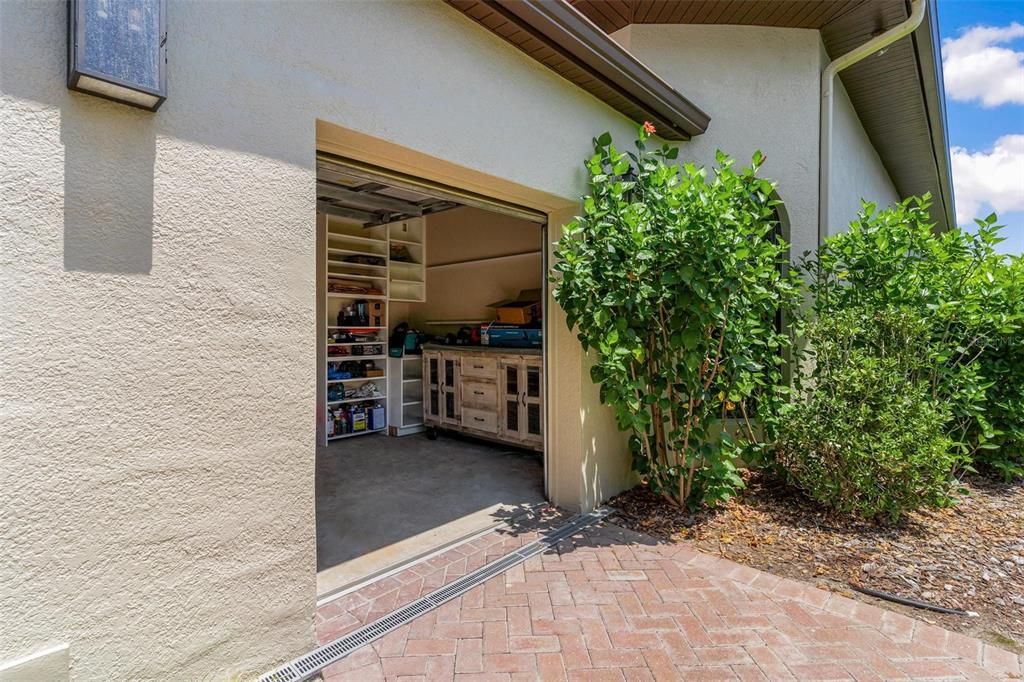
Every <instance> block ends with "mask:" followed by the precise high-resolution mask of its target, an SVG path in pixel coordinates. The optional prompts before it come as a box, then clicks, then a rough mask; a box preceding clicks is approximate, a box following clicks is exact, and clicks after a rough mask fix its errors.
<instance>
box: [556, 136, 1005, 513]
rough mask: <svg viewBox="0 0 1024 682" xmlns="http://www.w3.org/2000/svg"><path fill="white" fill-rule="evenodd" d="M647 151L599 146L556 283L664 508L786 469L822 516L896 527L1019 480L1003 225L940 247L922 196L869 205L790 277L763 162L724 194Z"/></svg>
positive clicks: (730, 172) (725, 182) (707, 498)
mask: <svg viewBox="0 0 1024 682" xmlns="http://www.w3.org/2000/svg"><path fill="white" fill-rule="evenodd" d="M652 132H653V127H652V126H649V124H647V125H645V126H644V127H643V128H641V130H640V134H639V140H638V141H637V150H636V152H635V153H624V152H621V151H619V150H618V149H616V148H615V146H614V145H613V144H612V141H611V137H610V136H609V135H608V134H607V133H606V134H604V135H602V136H601V137H599V138H597V139H595V140H594V154H593V156H591V157H590V158H589V159H588V160H587V162H586V168H587V171H588V173H589V177H590V183H589V194H588V195H587V196H586V197H585V198H584V200H583V213H582V215H580V216H579V217H577V218H576V219H575V220H574V221H572V222H571V223H570V224H568V225H566V226H565V227H564V230H563V234H562V237H561V239H560V240H559V242H558V245H557V249H556V256H557V262H556V264H555V265H554V267H553V272H552V281H553V282H554V284H555V289H554V296H555V299H556V300H557V301H558V303H559V304H560V305H561V307H562V308H563V309H564V310H565V312H566V316H567V321H568V324H569V327H570V328H572V329H574V330H575V331H576V333H577V335H578V338H579V340H580V342H581V344H582V346H583V348H584V349H585V350H587V351H588V352H590V353H591V355H592V358H593V361H594V363H593V367H592V370H591V377H592V379H593V381H594V382H595V383H597V384H599V386H600V392H601V400H602V401H603V402H604V403H605V404H607V405H609V406H611V407H612V408H613V410H614V412H615V415H616V418H617V420H618V425H619V428H620V429H622V430H624V431H627V432H629V433H630V447H631V449H632V452H633V461H634V468H635V470H636V471H637V472H639V473H640V474H641V476H642V477H643V480H644V481H645V482H646V483H647V484H648V485H649V486H650V487H651V488H652V489H654V490H655V491H657V492H659V493H661V494H662V495H664V496H665V497H667V498H668V499H670V500H672V501H674V502H676V503H678V504H688V505H690V506H698V505H701V504H707V505H714V504H717V503H719V502H721V501H723V500H726V499H728V498H729V497H731V496H732V495H733V494H734V493H735V491H736V490H737V489H738V488H740V487H741V486H742V479H741V478H740V477H739V476H738V475H737V472H736V467H737V465H738V464H739V462H740V461H741V460H742V461H745V462H746V463H747V464H751V463H754V464H756V463H760V462H765V461H769V460H770V461H772V464H773V465H774V466H776V467H777V469H778V470H781V471H782V472H784V473H785V475H786V476H788V477H789V479H790V480H791V481H793V482H794V483H796V484H797V485H799V486H800V487H801V488H803V489H804V490H805V491H806V492H807V494H808V495H810V496H811V497H814V498H815V499H818V500H820V501H822V502H824V503H826V504H829V505H831V506H833V507H835V508H837V509H840V510H843V511H846V512H850V513H855V514H858V515H861V516H865V517H869V518H887V519H898V518H899V517H900V516H901V515H902V514H903V513H904V512H905V511H907V510H909V509H914V508H917V507H920V506H937V505H945V504H948V503H949V502H950V501H951V499H952V497H951V490H952V489H953V488H954V486H955V480H956V476H957V475H958V474H959V473H960V472H962V471H965V470H966V471H970V470H971V469H972V467H978V468H982V469H985V470H987V471H990V472H997V473H998V474H1000V475H1002V476H1004V477H1008V478H1009V477H1013V476H1021V475H1024V263H1022V261H1021V259H1020V258H1010V257H1006V256H1002V255H1000V254H998V253H997V252H996V250H995V247H996V245H997V244H998V243H999V242H1000V241H1001V238H1000V237H999V227H998V226H997V225H996V224H995V221H996V219H995V216H990V217H989V218H987V219H986V220H983V221H979V222H978V227H977V230H976V231H974V232H967V231H965V230H960V229H953V230H948V231H946V232H943V233H936V232H935V231H934V229H933V227H934V226H933V225H932V223H931V221H930V218H929V212H928V211H929V198H928V197H927V196H926V197H922V198H912V199H908V200H907V201H904V202H902V203H900V204H897V205H895V206H892V207H889V208H886V209H885V210H882V211H878V210H877V208H876V207H875V206H874V205H871V204H865V205H864V208H863V211H862V213H861V214H860V216H859V217H858V218H857V219H856V220H855V221H854V222H853V223H852V224H851V225H850V228H849V230H848V231H846V232H843V233H840V234H837V235H835V236H833V237H830V238H829V239H828V240H826V242H825V244H823V245H822V247H821V248H820V249H819V250H818V253H817V254H814V256H813V257H805V259H804V261H803V262H802V266H801V268H797V269H793V270H792V271H790V270H789V269H788V254H787V250H786V249H787V247H786V245H785V244H784V243H782V241H781V240H780V239H779V238H778V237H777V227H778V224H777V220H778V214H777V211H776V206H777V204H778V203H779V202H778V201H777V200H776V199H775V193H774V186H773V185H772V184H771V183H770V182H768V181H767V180H764V179H762V178H760V177H759V176H758V171H759V168H760V166H761V164H762V163H763V162H764V158H763V156H762V155H761V154H760V153H758V154H756V155H755V156H754V159H753V162H752V164H751V166H750V167H748V168H745V169H742V170H737V169H735V168H734V163H733V161H732V159H730V158H729V157H727V156H725V155H724V154H721V153H719V155H718V157H717V166H716V167H715V168H714V169H713V171H712V173H711V174H710V176H709V175H708V174H707V173H706V172H705V171H704V170H703V169H698V168H696V167H694V166H693V165H692V164H681V165H680V164H677V163H676V162H675V159H676V156H677V153H678V150H677V149H674V148H669V147H667V146H663V147H661V148H659V149H655V150H653V151H649V150H648V149H647V148H646V141H647V140H648V139H649V136H650V133H652ZM802 301H806V302H807V303H806V305H804V306H803V307H801V306H800V305H799V304H800V303H801V302H802ZM780 316H781V318H782V319H787V320H789V321H790V322H791V325H790V328H789V329H788V330H783V329H779V328H778V327H777V326H776V320H777V319H779V317H780ZM804 329H806V333H804V331H803V330H804ZM794 340H795V343H794ZM790 353H793V355H794V356H793V358H790ZM790 360H792V363H791V364H789V363H790ZM787 367H788V368H790V369H792V373H793V374H794V376H793V377H792V379H791V380H790V379H787V377H788V373H787V371H786V369H787ZM755 424H756V426H755Z"/></svg>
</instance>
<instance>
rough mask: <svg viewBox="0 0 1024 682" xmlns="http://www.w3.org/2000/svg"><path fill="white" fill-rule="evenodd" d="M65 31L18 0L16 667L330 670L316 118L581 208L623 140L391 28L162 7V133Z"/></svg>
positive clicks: (11, 438)
mask: <svg viewBox="0 0 1024 682" xmlns="http://www.w3.org/2000/svg"><path fill="white" fill-rule="evenodd" d="M65 11H66V3H65V2H63V0H0V137H2V139H3V149H2V152H0V158H2V165H0V219H2V224H3V228H2V230H0V287H2V292H3V293H2V294H0V319H2V324H0V347H3V349H4V351H3V353H2V354H0V377H2V378H0V410H2V412H0V452H2V453H3V460H4V461H3V465H2V467H0V490H3V495H2V502H0V507H2V509H0V512H2V513H0V546H2V547H3V551H2V552H0V660H5V659H8V658H14V657H17V656H20V655H24V654H28V653H31V652H33V651H36V650H38V649H40V648H42V647H44V646H47V645H49V644H56V643H60V642H67V643H68V644H70V660H71V673H72V679H74V680H110V679H136V680H145V679H175V680H184V679H188V680H194V679H207V678H211V679H224V678H227V677H230V676H231V675H232V674H235V673H241V672H244V671H261V670H264V669H266V668H267V667H268V666H269V665H271V664H272V663H274V662H275V661H279V660H283V659H285V658H287V657H290V656H293V655H296V654H298V653H300V652H302V651H304V650H305V649H306V648H307V647H308V646H309V645H311V644H312V642H313V636H312V635H313V633H312V618H313V608H314V600H315V570H316V559H315V552H314V537H315V535H314V527H313V526H314V517H313V514H314V511H313V510H314V506H313V473H314V470H313V463H314V430H315V429H314V426H315V425H314V395H315V358H316V352H315V344H316V339H315V328H314V324H315V322H314V316H315V311H314V281H313V275H314V269H313V268H314V227H315V225H314V212H315V205H314V182H315V181H314V170H313V167H314V145H315V142H314V140H315V121H316V119H317V118H322V119H325V120H329V121H333V122H335V123H338V124H339V125H343V126H346V127H349V128H354V129H357V130H361V131H363V132H366V133H368V134H371V135H375V136H378V137H383V138H388V139H391V140H393V141H395V142H397V143H398V144H401V145H405V146H408V147H413V148H416V149H420V150H421V151H424V152H426V153H429V154H432V155H436V156H438V157H442V158H445V159H448V160H451V161H453V162H456V163H460V164H463V165H466V166H469V167H472V168H477V169H480V170H482V171H484V172H488V173H491V174H493V175H496V176H500V177H505V178H509V179H512V180H515V181H517V182H520V183H523V184H526V185H529V186H532V187H538V188H543V189H545V190H547V191H549V192H551V193H555V194H560V195H564V196H575V195H578V194H579V193H580V191H581V190H582V189H583V186H582V182H583V178H584V175H583V173H582V170H581V169H582V164H581V159H582V158H583V157H584V156H585V155H586V153H587V152H588V149H589V144H590V139H591V137H592V136H593V135H594V134H595V131H601V130H606V129H610V130H613V131H615V132H616V133H617V134H620V136H621V135H626V134H628V131H630V130H631V129H632V124H630V123H628V122H627V121H625V119H623V118H621V117H620V116H618V115H617V114H615V113H614V112H612V111H611V110H609V109H608V108H607V107H605V106H604V105H602V104H600V103H598V102H596V101H595V100H593V99H592V98H590V97H589V96H588V95H586V94H585V93H583V92H582V91H580V90H578V89H576V88H573V87H571V86H568V85H567V84H566V83H565V82H564V81H562V80H561V79H559V78H558V77H557V76H555V75H554V74H552V73H550V72H549V71H548V70H546V69H545V68H544V67H542V66H540V65H538V64H535V63H533V62H532V61H530V60H529V59H528V58H527V57H525V56H524V55H522V54H520V53H519V52H518V51H516V50H515V49H513V48H511V47H509V46H506V45H505V44H504V43H503V42H501V41H499V40H497V39H496V38H494V37H493V36H491V35H490V34H489V33H487V32H486V31H484V30H483V29H482V28H480V27H479V26H477V25H476V24H475V23H473V22H472V21H470V20H469V19H467V18H465V17H464V16H462V15H461V14H459V13H458V12H456V11H454V10H452V9H451V8H449V7H447V6H445V5H444V4H442V3H427V2H398V1H389V2H358V1H349V2H344V3H333V2H330V3H329V2H282V1H278V0H275V1H273V2H247V3H245V5H244V7H243V6H242V5H241V4H239V3H229V2H199V1H190V0H180V1H177V2H172V3H169V11H170V17H169V27H170V42H169V59H170V65H169V78H168V80H169V88H170V94H169V99H168V101H167V102H166V103H165V104H164V105H163V107H162V108H161V110H160V111H159V112H157V113H156V114H150V113H146V112H142V111H137V110H133V109H130V108H128V107H125V106H122V105H118V104H113V103H109V102H105V101H103V100H100V99H96V98H93V97H89V96H87V95H82V94H78V93H71V92H69V91H68V90H67V89H66V88H65V85H64V69H65V59H66V58H65V40H64V33H65V23H64V22H65ZM513 142H514V143H513ZM576 386H577V387H578V386H579V383H577V384H576ZM576 390H579V389H578V388H577V389H576Z"/></svg>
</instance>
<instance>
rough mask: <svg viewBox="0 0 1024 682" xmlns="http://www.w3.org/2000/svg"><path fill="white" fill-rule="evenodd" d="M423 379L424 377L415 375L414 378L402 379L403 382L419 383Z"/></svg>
mask: <svg viewBox="0 0 1024 682" xmlns="http://www.w3.org/2000/svg"><path fill="white" fill-rule="evenodd" d="M421 381H423V377H414V378H412V379H402V383H403V384H411V383H414V382H415V383H419V382H421Z"/></svg>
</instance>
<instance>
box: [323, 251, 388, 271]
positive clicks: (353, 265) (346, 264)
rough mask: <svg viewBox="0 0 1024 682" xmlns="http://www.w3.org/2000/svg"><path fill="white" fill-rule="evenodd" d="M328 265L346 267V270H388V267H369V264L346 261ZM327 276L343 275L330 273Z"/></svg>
mask: <svg viewBox="0 0 1024 682" xmlns="http://www.w3.org/2000/svg"><path fill="white" fill-rule="evenodd" d="M373 255H377V254H373ZM382 257H383V256H382ZM327 264H328V265H340V266H342V267H346V268H361V269H366V268H372V269H375V270H387V269H388V266H387V265H369V264H367V263H349V262H348V261H345V260H328V261H327ZM327 274H329V275H337V274H342V273H337V272H329V273H327Z"/></svg>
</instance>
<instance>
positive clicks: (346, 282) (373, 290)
mask: <svg viewBox="0 0 1024 682" xmlns="http://www.w3.org/2000/svg"><path fill="white" fill-rule="evenodd" d="M327 291H329V292H330V293H332V294H355V295H358V296H383V295H384V292H383V291H381V290H380V289H378V288H377V287H375V286H373V285H372V284H371V283H369V282H356V281H354V280H350V279H341V278H340V277H332V278H331V279H329V280H327Z"/></svg>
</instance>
